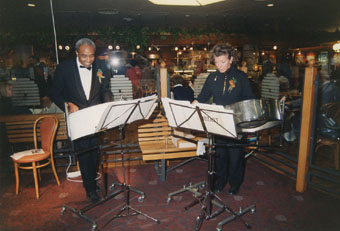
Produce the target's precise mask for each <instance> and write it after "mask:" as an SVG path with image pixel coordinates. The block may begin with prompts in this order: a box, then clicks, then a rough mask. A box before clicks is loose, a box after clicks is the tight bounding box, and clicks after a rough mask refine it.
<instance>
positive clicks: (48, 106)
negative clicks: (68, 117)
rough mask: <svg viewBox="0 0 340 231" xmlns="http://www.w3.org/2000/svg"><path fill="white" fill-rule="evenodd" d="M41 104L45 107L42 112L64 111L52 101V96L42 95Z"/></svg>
mask: <svg viewBox="0 0 340 231" xmlns="http://www.w3.org/2000/svg"><path fill="white" fill-rule="evenodd" d="M40 100H41V106H42V107H43V109H42V111H41V112H40V113H41V114H51V113H63V111H62V110H61V109H60V108H59V107H58V106H57V105H56V104H55V103H53V102H52V101H51V99H50V97H48V96H47V95H46V96H43V97H41V99H40Z"/></svg>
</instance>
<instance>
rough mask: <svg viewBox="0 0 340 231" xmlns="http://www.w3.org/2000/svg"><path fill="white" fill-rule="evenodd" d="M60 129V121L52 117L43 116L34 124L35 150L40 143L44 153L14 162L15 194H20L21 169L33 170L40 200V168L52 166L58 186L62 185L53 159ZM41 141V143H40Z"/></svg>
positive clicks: (36, 191)
mask: <svg viewBox="0 0 340 231" xmlns="http://www.w3.org/2000/svg"><path fill="white" fill-rule="evenodd" d="M57 128H58V119H57V118H56V117H54V116H52V115H45V116H41V117H39V118H38V119H36V121H35V122H34V127H33V138H34V149H35V150H36V149H38V143H40V146H39V147H40V149H42V152H39V153H37V154H31V155H26V156H23V157H21V158H19V159H14V158H13V157H12V160H13V162H14V170H15V180H16V188H15V193H16V194H18V193H19V169H32V170H33V177H34V184H35V194H36V197H37V199H39V184H38V177H39V180H40V181H41V176H40V168H42V167H45V166H47V165H51V166H52V170H53V174H54V176H55V179H56V181H57V184H58V186H59V185H60V182H59V178H58V175H57V172H56V168H55V166H54V159H53V142H54V138H55V135H56V131H57ZM39 141H40V142H39Z"/></svg>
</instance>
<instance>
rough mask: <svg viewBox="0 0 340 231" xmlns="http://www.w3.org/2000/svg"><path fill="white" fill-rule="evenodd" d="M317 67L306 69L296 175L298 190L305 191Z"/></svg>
mask: <svg viewBox="0 0 340 231" xmlns="http://www.w3.org/2000/svg"><path fill="white" fill-rule="evenodd" d="M316 71H317V70H316V68H315V67H313V66H310V67H307V68H306V70H305V83H304V89H303V105H302V115H301V132H300V145H299V159H298V168H297V176H296V191H298V192H304V191H306V188H307V182H306V175H307V171H308V156H309V153H310V142H311V134H312V119H313V108H314V91H315V86H314V81H315V77H316Z"/></svg>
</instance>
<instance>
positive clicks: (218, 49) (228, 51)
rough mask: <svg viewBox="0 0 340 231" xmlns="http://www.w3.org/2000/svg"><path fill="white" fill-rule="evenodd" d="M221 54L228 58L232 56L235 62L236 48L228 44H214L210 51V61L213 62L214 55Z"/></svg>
mask: <svg viewBox="0 0 340 231" xmlns="http://www.w3.org/2000/svg"><path fill="white" fill-rule="evenodd" d="M222 55H226V56H228V58H231V57H233V59H234V62H236V61H237V60H236V58H237V50H235V48H234V47H232V46H231V45H230V44H228V43H226V44H216V45H215V46H214V47H213V48H212V49H211V51H210V61H211V62H212V63H214V61H215V60H214V59H215V57H219V56H222Z"/></svg>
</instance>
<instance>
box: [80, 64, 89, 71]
mask: <svg viewBox="0 0 340 231" xmlns="http://www.w3.org/2000/svg"><path fill="white" fill-rule="evenodd" d="M80 68H86V69H87V70H89V71H91V69H92V67H91V66H89V67H85V66H83V65H80Z"/></svg>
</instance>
